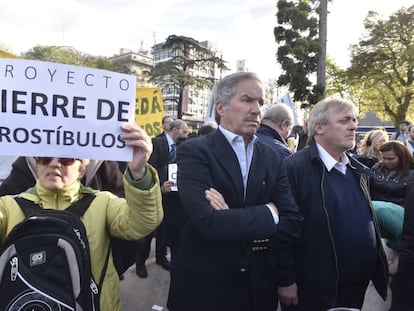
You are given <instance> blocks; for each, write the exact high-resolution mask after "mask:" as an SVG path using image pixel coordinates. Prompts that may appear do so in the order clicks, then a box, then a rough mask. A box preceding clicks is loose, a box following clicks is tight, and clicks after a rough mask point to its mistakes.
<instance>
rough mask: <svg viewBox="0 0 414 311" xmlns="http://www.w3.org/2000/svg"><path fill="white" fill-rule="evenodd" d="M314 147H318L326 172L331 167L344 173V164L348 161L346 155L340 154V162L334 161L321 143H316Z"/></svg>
mask: <svg viewBox="0 0 414 311" xmlns="http://www.w3.org/2000/svg"><path fill="white" fill-rule="evenodd" d="M316 147H317V148H318V153H319V157H320V158H321V161H322V162H323V164H324V165H325V167H326V169H327V170H328V172H330V171H331V170H332V168H335V169H337V170H338V171H340V172H341V173H342V174H344V175H345V174H346V166H347V165H348V163H349V159H348V157H347V156H346V155H345V153H343V154H342V155H341V162H338V161H336V160H335V159H334V158H333V157H332V156H331V155H330V154H329V153H328V152H327V151H326V150H325V148H323V147H322V146H321V145H319V144H318V143H316Z"/></svg>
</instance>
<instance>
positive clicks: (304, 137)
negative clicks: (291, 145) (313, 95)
mask: <svg viewBox="0 0 414 311" xmlns="http://www.w3.org/2000/svg"><path fill="white" fill-rule="evenodd" d="M307 145H308V126H307V121H305V123H304V125H303V131H301V132H299V143H298V147H297V148H296V151H299V150H302V149H303V148H305V147H306V146H307Z"/></svg>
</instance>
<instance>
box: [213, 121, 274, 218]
mask: <svg viewBox="0 0 414 311" xmlns="http://www.w3.org/2000/svg"><path fill="white" fill-rule="evenodd" d="M219 129H220V131H221V132H222V133H223V135H224V137H225V138H226V139H227V141H228V142H229V144H230V146H231V147H232V148H233V150H234V153H235V154H236V156H237V160H238V161H239V166H240V171H241V174H242V178H243V189H244V197H246V188H247V179H248V177H249V170H250V165H251V163H252V159H253V149H254V148H253V147H254V144H255V143H256V141H257V136H256V135H253V136H252V138H251V139H250V141H249V143H248V144H247V150H246V148H245V146H244V139H243V137H242V136H240V135H237V134H234V133H232V132H230V131H229V130H226V129H225V128H223V127H222V126H220V125H219ZM266 207H267V208H268V209H269V211H270V213H272V217H273V220H274V222H275V224H278V223H279V216H278V215H277V214H276V212H275V211H274V210H273V209H272V208H271V207H270V206H268V205H266Z"/></svg>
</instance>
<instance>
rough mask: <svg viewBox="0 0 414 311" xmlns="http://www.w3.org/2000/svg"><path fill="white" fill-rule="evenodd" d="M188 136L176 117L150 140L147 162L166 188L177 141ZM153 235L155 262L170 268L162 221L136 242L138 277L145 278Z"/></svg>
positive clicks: (174, 159) (182, 124)
mask: <svg viewBox="0 0 414 311" xmlns="http://www.w3.org/2000/svg"><path fill="white" fill-rule="evenodd" d="M187 136H188V126H187V123H185V121H183V120H180V119H177V120H175V121H174V122H172V123H171V124H170V128H169V130H168V131H167V132H166V134H165V136H163V137H156V138H154V139H153V140H152V144H153V146H154V151H153V152H152V154H151V157H150V159H149V160H148V162H149V163H150V164H151V165H152V166H154V167H155V169H157V172H158V176H159V178H160V180H161V182H160V184H161V185H162V186H163V189H165V188H166V186H165V185H163V184H164V182H166V181H168V175H167V173H168V169H166V168H167V167H168V164H169V163H175V162H176V146H177V141H179V140H183V139H186V138H187ZM154 236H155V263H156V264H158V265H160V266H161V267H162V268H164V269H165V270H170V262H169V260H168V259H167V257H166V256H167V243H166V236H165V222H164V221H163V222H162V223H161V224H160V225H159V226H158V228H157V229H156V230H155V231H154V232H152V233H151V234H149V235H148V236H146V237H145V238H144V239H141V240H140V241H138V242H137V260H136V265H135V268H136V274H137V276H138V277H140V278H146V277H147V276H148V271H147V268H146V266H145V261H146V260H147V259H148V257H149V254H150V249H151V240H152V238H153V237H154Z"/></svg>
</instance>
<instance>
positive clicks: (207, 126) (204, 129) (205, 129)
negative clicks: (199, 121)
mask: <svg viewBox="0 0 414 311" xmlns="http://www.w3.org/2000/svg"><path fill="white" fill-rule="evenodd" d="M216 129H217V124H215V123H212V122H206V123H204V124H203V125H202V126H201V127H200V128H199V129H198V132H197V134H198V135H200V136H201V135H206V134H208V133H211V132H214V131H215V130H216Z"/></svg>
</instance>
